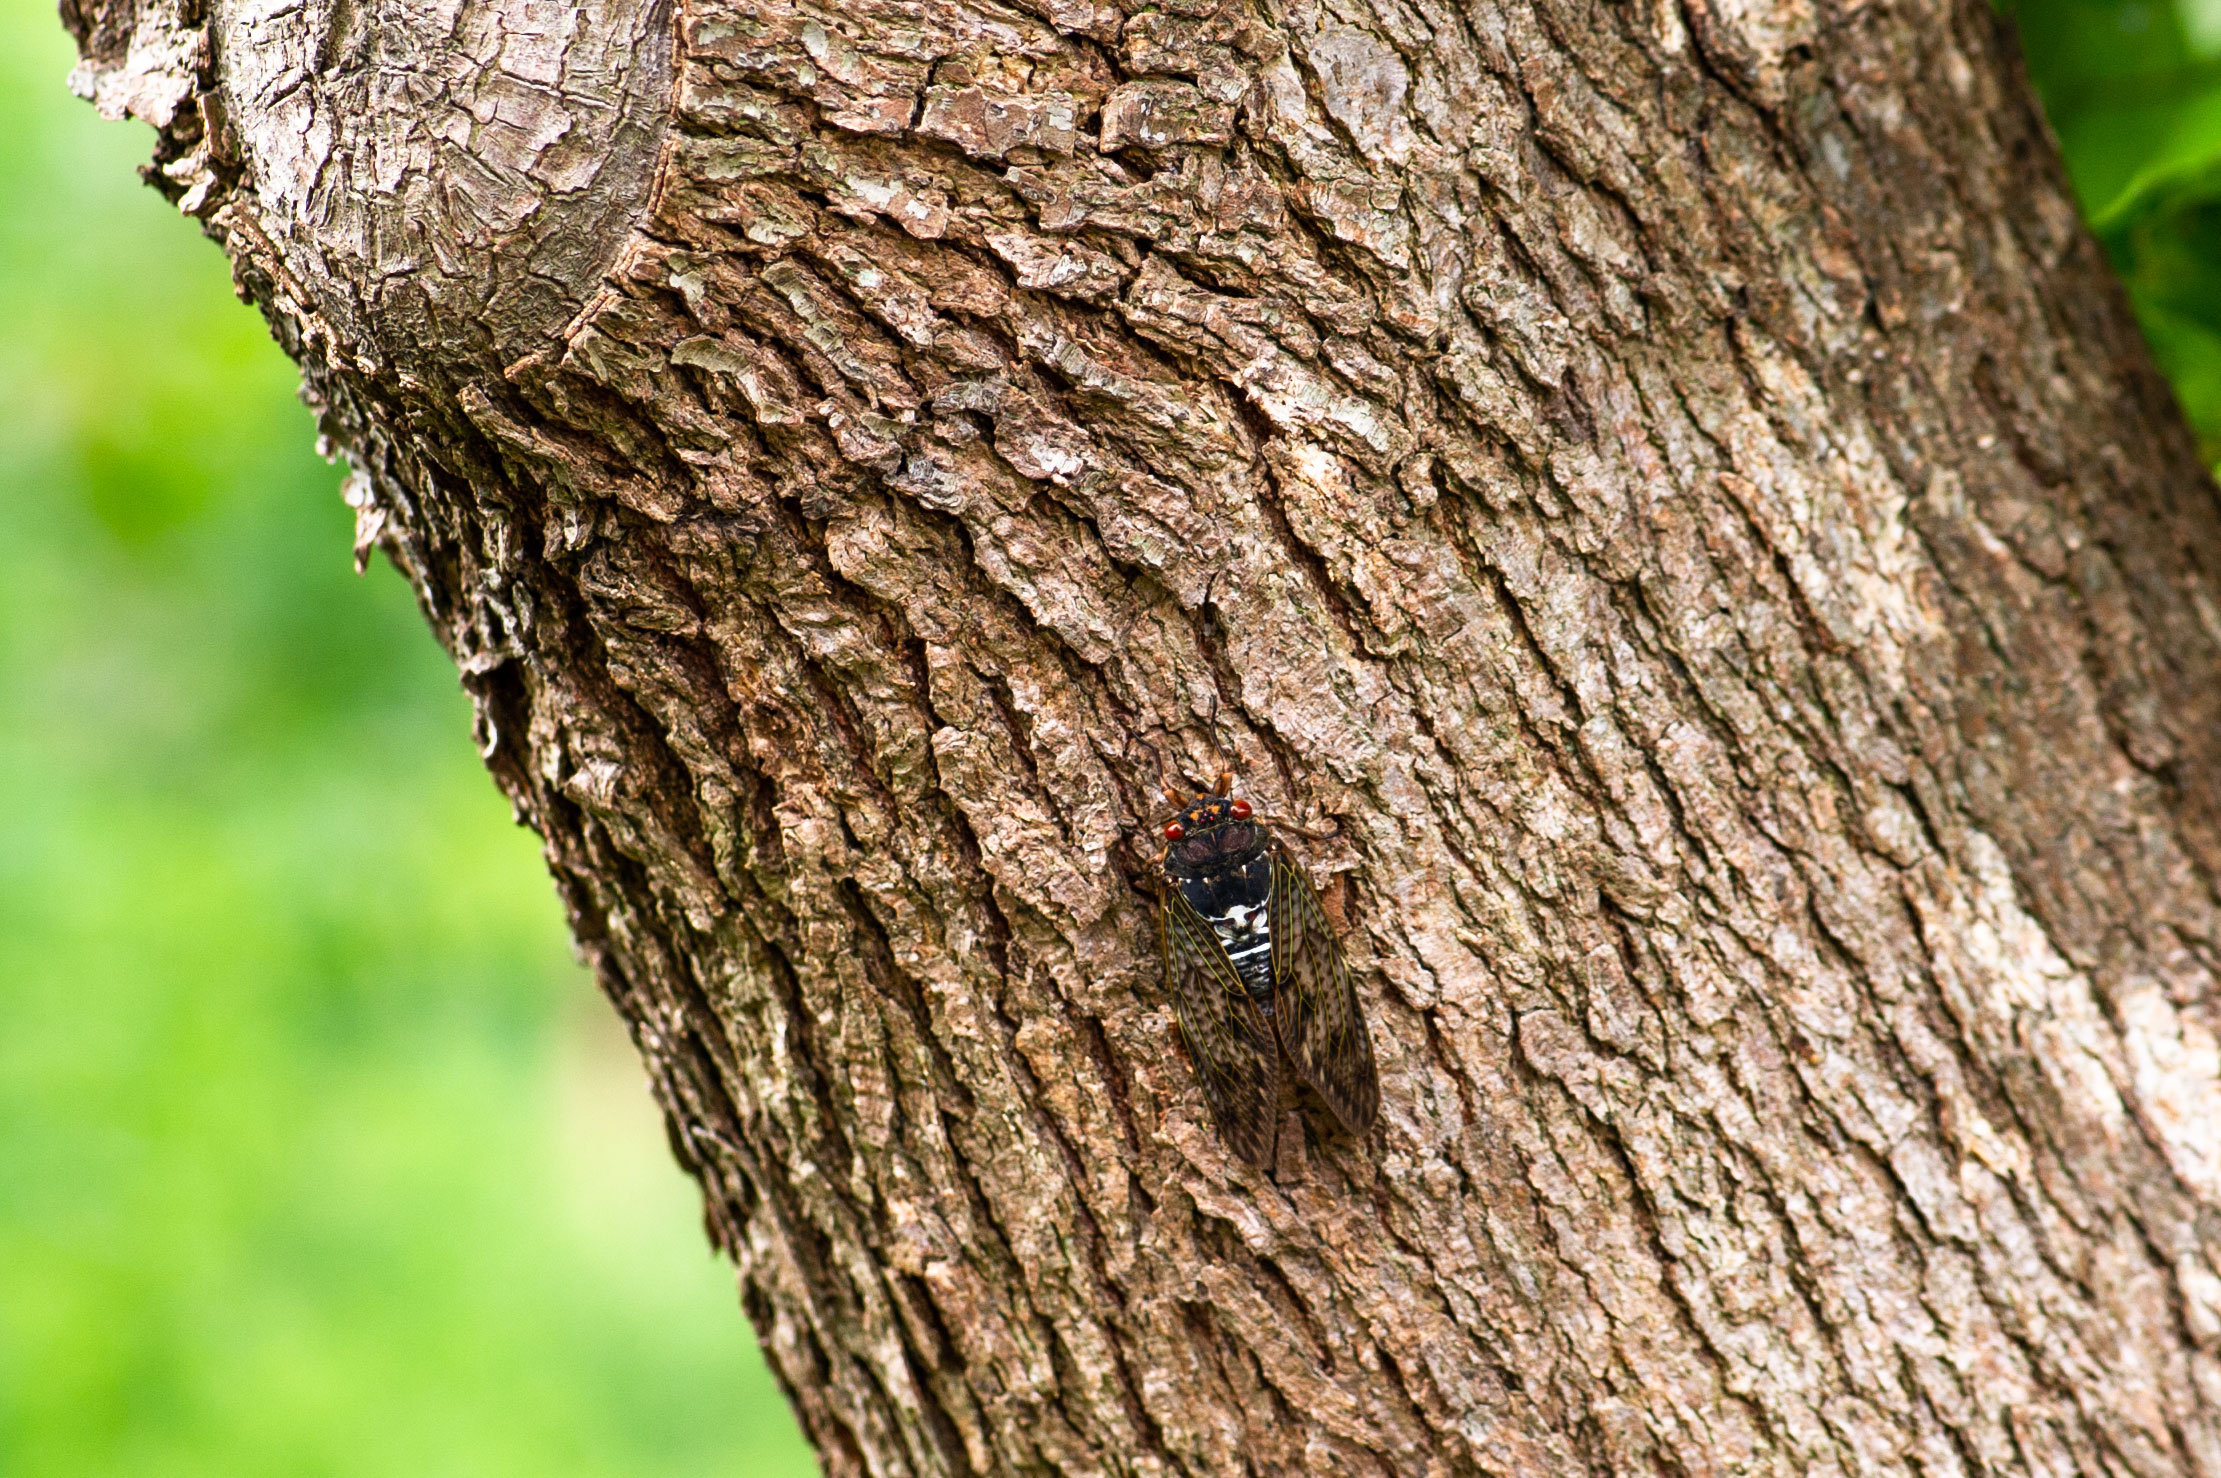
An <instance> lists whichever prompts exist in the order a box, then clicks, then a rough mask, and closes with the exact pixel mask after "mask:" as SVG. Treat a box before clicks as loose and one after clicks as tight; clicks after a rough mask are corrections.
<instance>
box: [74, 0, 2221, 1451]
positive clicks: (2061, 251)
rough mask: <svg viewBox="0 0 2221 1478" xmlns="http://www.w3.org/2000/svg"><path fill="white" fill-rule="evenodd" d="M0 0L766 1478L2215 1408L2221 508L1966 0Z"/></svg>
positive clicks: (2070, 1443) (1890, 1428)
mask: <svg viewBox="0 0 2221 1478" xmlns="http://www.w3.org/2000/svg"><path fill="white" fill-rule="evenodd" d="M65 18H66V19H67V20H68V22H69V24H70V25H71V26H72V28H73V29H74V30H75V31H76V33H77V35H78V36H79V38H80V40H81V43H82V46H83V51H84V57H85V60H84V64H83V66H82V67H81V68H80V70H79V72H78V73H77V77H76V82H77V85H78V87H79V89H80V90H81V91H83V92H85V93H86V94H87V95H88V96H90V97H91V98H93V99H94V100H95V101H96V102H97V103H98V104H99V105H100V106H101V107H102V108H103V109H104V110H105V111H107V112H109V113H111V114H123V113H133V114H136V115H137V116H139V117H141V118H144V119H146V120H147V121H149V122H151V123H152V124H154V125H155V126H156V128H157V129H158V130H159V131H160V144H159V152H158V155H157V161H156V166H155V168H154V170H153V171H152V173H151V176H150V177H151V178H152V179H153V180H154V182H155V183H156V184H157V185H159V186H160V187H161V188H163V189H164V190H166V191H168V192H170V193H171V194H173V195H174V196H175V197H176V198H177V199H178V202H179V204H180V205H181V206H182V207H183V208H184V210H185V211H186V212H187V213H189V214H191V215H193V216H195V217H197V218H198V219H199V220H200V221H201V222H202V223H203V225H204V226H205V227H206V229H207V230H208V231H209V232H210V233H211V234H213V235H214V236H215V237H216V238H217V239H218V240H219V241H221V242H222V243H223V244H224V246H225V247H226V249H227V251H228V252H229V254H230V257H231V260H232V262H233V264H234V267H235V270H236V273H237V277H238V282H239V285H240V288H241V290H242V291H243V292H244V293H245V294H246V295H248V296H249V297H251V298H252V299H254V300H255V301H256V302H257V303H259V304H260V305H261V306H262V307H263V308H264V310H265V311H266V312H267V313H268V315H269V317H270V320H271V323H272V325H273V326H274V328H275V330H276V332H277V334H278V337H279V338H280V340H281V341H282V342H283V343H284V345H285V346H286V348H287V349H288V350H289V351H290V352H292V353H293V354H294V355H295V356H296V357H297V358H298V359H299V360H300V361H301V363H302V365H303V368H304V371H305V374H306V377H307V385H308V393H309V395H310V396H311V398H312V400H313V402H314V403H315V405H316V406H317V408H318V410H319V413H320V415H321V417H322V423H323V426H324V429H325V433H326V435H327V436H328V437H329V439H330V443H331V445H333V446H334V447H336V448H337V449H339V450H340V451H341V452H343V453H344V454H345V455H346V457H347V459H348V460H349V462H350V463H351V464H352V466H353V468H354V472H353V475H352V476H351V478H350V479H349V482H348V489H349V492H348V496H349V497H350V499H351V500H352V501H353V502H354V505H355V507H356V508H357V510H358V511H359V515H360V543H361V549H360V550H359V551H358V553H367V552H368V551H369V550H370V549H371V548H372V547H373V546H375V547H378V548H382V549H383V550H384V551H385V552H386V553H387V555H388V556H390V557H391V559H392V560H393V561H394V562H395V564H397V565H398V566H399V567H400V568H401V569H402V570H403V571H405V572H406V573H407V574H408V576H409V578H410V579H411V580H412V581H413V582H414V583H415V585H416V588H417V590H418V593H419V595H420V597H421V599H422V601H423V604H424V607H425V610H426V612H427V613H428V615H429V616H430V618H431V620H432V623H433V625H434V626H435V628H436V629H437V630H438V632H439V633H440V636H441V639H442V640H443V641H444V642H445V643H446V644H447V645H448V647H449V649H450V650H451V651H452V652H453V654H454V656H455V659H456V661H457V663H458V665H459V666H460V668H461V670H462V673H463V681H464V683H465V685H466V686H467V687H468V689H469V691H470V693H471V695H472V697H473V698H474V700H475V703H476V711H477V715H478V722H477V733H478V739H479V741H480V744H481V746H482V748H483V750H484V753H485V756H486V760H487V763H488V764H489V765H490V766H491V768H492V769H493V771H494V774H495V775H496V777H497V778H498V779H499V781H500V783H501V784H502V786H503V787H504V789H505V790H506V791H507V792H508V793H509V795H510V796H511V797H512V798H513V800H514V801H515V804H516V806H517V809H518V812H519V814H520V815H521V816H522V817H523V818H524V819H525V820H527V821H529V822H530V823H531V824H532V825H533V826H534V827H535V828H537V829H538V830H539V832H540V833H541V835H543V836H544V837H545V838H546V842H547V856H548V860H549V863H550V865H551V867H552V868H553V870H554V874H555V877H556V880H557V883H558V885H559V887H560V888H561V890H562V894H563V897H564V899H565V901H566V903H567V904H568V906H569V909H570V913H571V917H572V920H573V924H574V927H575V929H576V932H577V936H578V939H579V941H580V944H581V946H582V948H583V949H584V951H585V953H586V954H587V955H588V957H589V958H590V959H591V960H592V961H593V963H594V966H595V968H596V969H597V971H598V972H599V976H600V979H601V981H602V984H603V986H604V987H605V988H606V989H607V991H608V993H609V995H610V997H611V998H612V1000H613V1001H614V1002H615V1003H616V1005H617V1007H618V1009H619V1010H620V1011H622V1012H623V1013H624V1016H625V1018H626V1019H627V1021H629V1022H630V1023H631V1026H632V1030H633V1032H634V1035H635V1037H636V1039H637V1040H638V1042H639V1045H640V1048H641V1051H642V1054H643V1056H644V1057H645V1059H646V1061H647V1064H648V1067H649V1071H650V1073H651V1075H652V1077H653V1079H654V1082H655V1085H656V1089H657V1091H658V1093H659V1095H660V1096H661V1099H662V1102H663V1104H664V1107H665V1109H666V1110H667V1112H668V1115H669V1121H670V1128H671V1137H672V1142H673V1145H674V1147H675V1149H676V1151H677V1153H678V1155H679V1157H680V1158H681V1159H682V1160H683V1161H684V1162H685V1163H686V1164H687V1165H688V1166H689V1167H690V1168H691V1169H692V1170H693V1171H694V1172H695V1173H696V1174H697V1175H698V1176H699V1177H700V1180H701V1183H702V1187H703V1193H704V1198H705V1204H706V1207H707V1212H708V1221H709V1226H710V1231H711V1234H712V1235H713V1236H714V1237H715V1239H716V1241H717V1243H718V1245H719V1246H720V1247H722V1248H723V1249H724V1250H725V1251H726V1252H727V1253H728V1254H729V1255H730V1256H731V1257H732V1258H733V1260H734V1262H735V1263H736V1264H737V1266H738V1269H739V1279H740V1286H741V1290H742V1295H743V1299H744V1301H745V1303H746V1306H747V1309H748V1312H749V1314H750V1316H751V1317H752V1318H753V1319H754V1320H755V1322H756V1325H757V1327H758V1329H759V1330H760V1331H761V1333H762V1336H763V1340H764V1344H765V1347H766V1349H767V1351H768V1352H769V1355H770V1358H771V1361H772V1363H773V1365H774V1367H775V1368H776V1369H777V1371H778V1372H779V1374H780V1376H781V1378H782V1379H783V1380H784V1381H785V1383H786V1386H787V1389H788V1391H789V1392H790V1393H791V1395H792V1397H793V1400H794V1404H795V1408H796V1410H797V1411H798V1413H799V1414H800V1417H801V1420H802V1423H803V1425H804V1427H805V1428H806V1429H807V1431H808V1433H809V1435H810V1437H811V1438H812V1439H813V1440H814V1441H815V1442H816V1444H817V1445H818V1447H819V1449H820V1450H821V1451H822V1452H823V1454H824V1457H825V1461H826V1464H827V1467H828V1469H829V1471H831V1472H833V1473H835V1474H844V1475H845V1474H862V1473H870V1474H879V1475H892V1474H912V1473H915V1474H1017V1473H1069V1474H1082V1473H1085V1474H1096V1473H1103V1474H1112V1473H1117V1474H1127V1473H1130V1474H1151V1475H1157V1474H1164V1475H1170V1474H1198V1475H1200V1474H1236V1473H1257V1474H1282V1473H1296V1472H1346V1473H1377V1474H1399V1475H1402V1474H1421V1473H1425V1474H1444V1475H1447V1474H1467V1473H1494V1474H1560V1473H1591V1474H1613V1475H1633V1474H1652V1473H1685V1474H1710V1473H1728V1472H1735V1473H1766V1474H1783V1475H1788V1474H1813V1473H1823V1474H1824V1473H1845V1474H1849V1473H1861V1474H1876V1473H1908V1474H1909V1473H1919V1474H1925V1475H1942V1474H1963V1473H2015V1474H2024V1473H2025V1474H2068V1473H2074V1474H2090V1475H2096V1474H2113V1475H2118V1474H2137V1475H2158V1474H2188V1473H2205V1474H2214V1473H2221V1358H2217V1356H2221V1050H2217V1046H2216V1042H2217V1032H2221V1023H2217V1021H2216V1008H2217V1000H2216V974H2215V972H2216V970H2217V969H2221V955H2217V949H2221V906H2217V900H2216V894H2215V885H2214V879H2215V876H2216V870H2217V868H2221V752H2217V751H2221V607H2217V600H2221V589H2217V587H2216V583H2215V582H2216V580H2217V578H2221V518H2217V516H2216V514H2217V509H2216V506H2215V496H2214V492H2213V489H2212V487H2211V485H2210V484H2209V483H2208V482H2207V480H2206V478H2205V476H2204V474H2203V473H2202V471H2201V469H2200V468H2199V467H2198V465H2197V463H2196V459H2195V456H2194V452H2193V448H2192V445H2191V442H2190V439H2189V437H2188V436H2187V434H2186V433H2185V431H2184V429H2183V427H2182V425H2181V424H2180V421H2179V417H2178V416H2177V414H2176V412H2175V410H2174V408H2173V406H2172V404H2171V401H2170V399H2169V396H2168V394H2167V391H2166V389H2165V387H2164V386H2163V385H2162V384H2161V383H2160V382H2159V381H2158V380H2157V379H2156V377H2155V376H2154V373H2153V371H2152V369H2151V367H2150V364H2149V362H2148V360H2147V357H2146V355H2145V353H2144V350H2143V348H2142V347H2141V345H2140V343H2139V341H2138V339H2137V336H2136V334H2135V331H2134V328H2133V325H2132V323H2131V321H2130V319H2129V317H2128V314H2127V312H2126V310H2125V307H2124V305H2123V300H2122V297H2121V295H2120V293H2119V292H2118V291H2117V290H2116V288H2115V287H2114V286H2113V285H2112V283H2111V282H2110V280H2109V278H2108V276H2107V274H2106V271H2105V268H2104V265H2103V263H2102V262H2101V260H2100V258H2099V256H2098V253H2097V251H2096V250H2095V248H2094V247H2093V246H2092V244H2091V241H2090V238H2089V237H2088V236H2087V235H2086V234H2084V232H2083V231H2082V230H2081V228H2080V227H2079V226H2078V224H2077V222H2076V218H2075V214H2074V211H2073V209H2072V207H2071V205H2070V202H2069V199H2068V196H2067V193H2066V191H2065V189H2064V187H2063V185H2062V183H2061V178H2060V173H2059V169H2058V165H2057V161H2056V158H2055V154H2054V150H2053V148H2052V145H2051V143H2050V140H2049V138H2048V137H2047V135H2046V133H2045V131H2044V127H2043V125H2042V123H2041V121H2040V119H2039V116H2038V114H2037V111H2036V109H2035V106H2034V104H2033V103H2032V102H2031V100H2030V97H2029V94H2028V91H2027V88H2026V86H2025V84H2024V82H2023V81H2022V79H2021V77H2020V75H2019V71H2018V66H2017V63H2016V61H2015V59H2014V54H2013V50H2012V45H2011V42H2010V40H2009V38H2008V37H2007V36H2006V34H2005V33H2004V31H2003V29H2002V28H2001V23H2000V22H1999V21H1997V20H1996V19H1995V18H1994V17H1993V16H1992V14H1991V13H1990V12H1989V10H1988V9H1987V8H1986V7H1985V6H1984V5H1982V4H1981V3H1979V0H1899V3H1893V4H1882V3H1868V4H1861V3H1854V0H1686V3H1682V4H1673V3H1668V0H1621V3H1615V4H1593V3H1579V4H1577V3H1568V0H1478V3H1476V4H1473V5H1470V6H1449V5H1443V4H1440V3H1438V0H1342V3H1338V4H1336V5H1334V6H1333V7H1331V8H1328V7H1323V6H1318V5H1314V4H1312V3H1309V0H1285V3H1284V0H1130V4H1129V0H932V3H927V0H851V3H847V4H843V5H839V6H830V5H828V6H820V5H819V4H818V3H817V0H603V3H599V4H596V5H590V6H581V7H576V8H572V7H567V6H559V5H551V4H548V3H545V0H302V3H297V4H291V5H286V6H278V5H264V4H254V3H249V0H211V3H207V4H203V3H201V0H66V3H65ZM1222 770H1230V771H1232V772H1234V773H1235V775H1236V776H1237V777H1238V779H1239V783H1240V785H1241V787H1242V791H1241V793H1242V794H1243V795H1244V796H1246V797H1248V798H1250V799H1251V800H1253V801H1254V802H1255V803H1256V805H1257V807H1258V809H1259V811H1260V812H1261V813H1265V814H1269V815H1272V816H1275V817H1284V818H1288V820H1289V821H1291V822H1292V823H1296V824H1298V825H1300V826H1301V827H1302V828H1303V829H1304V830H1305V831H1306V832H1309V833H1313V834H1316V835H1318V836H1320V837H1322V838H1325V839H1324V840H1321V841H1318V842H1310V841H1306V840H1304V839H1303V837H1302V836H1300V835H1298V834H1297V833H1296V832H1294V831H1290V832H1288V833H1287V836H1288V840H1289V842H1290V845H1291V847H1292V849H1293V851H1294V853H1295V855H1296V856H1297V858H1298V860H1299V861H1300V862H1301V864H1302V865H1303V866H1304V867H1305V868H1306V869H1307V871H1308V872H1309V874H1310V875H1311V876H1312V877H1313V878H1314V879H1315V880H1316V881H1317V882H1318V884H1319V886H1320V889H1321V893H1322V896H1323V897H1324V899H1325V901H1326V909H1327V912H1328V914H1329V915H1330V917H1331V918H1332V920H1333V924H1334V927H1335V928H1336V930H1338V932H1339V938H1340V941H1341V946H1342V949H1343V951H1344V953H1345V954H1346V956H1347V958H1348V960H1349V962H1350V965H1351V968H1352V970H1353V973H1354V978H1355V980H1356V984H1357V993H1358V998H1359V1000H1360V1002H1361V1005H1362V1010H1363V1012H1364V1014H1365V1017H1366V1019H1367V1020H1368V1022H1369V1024H1370V1031H1371V1037H1370V1040H1371V1046H1372V1050H1373V1052H1374V1054H1375V1057H1376V1059H1377V1063H1378V1078H1379V1087H1380V1105H1379V1112H1378V1118H1377V1121H1376V1122H1375V1123H1374V1125H1373V1126H1372V1127H1371V1129H1370V1130H1369V1131H1368V1132H1367V1133H1365V1134H1364V1135H1362V1136H1358V1135H1353V1134H1351V1133H1350V1132H1348V1131H1347V1130H1345V1129H1344V1128H1342V1127H1341V1126H1340V1125H1339V1124H1338V1123H1337V1121H1336V1120H1335V1118H1334V1117H1333V1116H1332V1115H1331V1114H1329V1113H1327V1112H1326V1111H1325V1110H1324V1108H1323V1107H1322V1106H1321V1105H1320V1104H1319V1103H1318V1102H1317V1101H1316V1100H1315V1099H1314V1098H1312V1097H1310V1096H1309V1095H1308V1094H1306V1095H1303V1096H1300V1097H1293V1096H1292V1097H1290V1098H1288V1099H1287V1100H1285V1102H1284V1104H1283V1105H1282V1106H1281V1107H1282V1111H1283V1112H1284V1115H1285V1122H1284V1123H1283V1125H1282V1131H1283V1132H1282V1133H1281V1134H1280V1135H1279V1147H1278V1150H1277V1153H1276V1155H1275V1156H1274V1157H1273V1158H1272V1161H1271V1164H1270V1168H1269V1169H1259V1168H1255V1167H1252V1166H1250V1165H1248V1164H1246V1163H1244V1162H1243V1161H1242V1160H1241V1159H1240V1158H1239V1157H1238V1156H1237V1155H1235V1154H1234V1153H1233V1152H1231V1151H1230V1149H1229V1148H1228V1146H1227V1144H1226V1143H1225V1141H1224V1140H1223V1138H1222V1137H1221V1136H1220V1134H1219V1133H1218V1132H1217V1130H1216V1129H1215V1127H1214V1125H1213V1122H1212V1119H1211V1115H1210V1112H1209V1110H1208V1108H1207V1106H1206V1103H1205V1100H1204V1097H1203V1094H1202V1092H1201V1090H1200V1089H1199V1087H1198V1085H1197V1082H1196V1078H1195V1074H1194V1071H1193V1069H1192V1067H1191V1064H1190V1061H1189V1059H1188V1057H1187V1055H1186V1053H1185V1052H1184V1051H1183V1049H1182V1048H1181V1046H1180V1044H1179V1037H1178V1032H1177V1030H1176V1026H1175V1021H1174V1009H1173V1003H1172V1000H1171V998H1170V997H1169V996H1168V994H1167V989H1166V984H1165V982H1164V981H1163V980H1162V979H1161V975H1160V968H1159V964H1158V951H1157V936H1156V929H1155V920H1154V914H1153V911H1154V908H1155V896H1154V894H1153V893H1152V892H1151V888H1152V886H1153V880H1154V879H1155V878H1157V877H1158V876H1160V874H1159V872H1158V870H1157V868H1158V863H1157V857H1158V853H1159V851H1160V849H1161V847H1162V845H1163V844H1162V842H1161V841H1160V840H1159V833H1160V831H1161V828H1162V827H1163V826H1164V825H1165V823H1166V822H1167V820H1168V819H1169V818H1168V816H1167V814H1166V812H1165V810H1164V808H1163V806H1162V803H1161V800H1160V799H1159V787H1160V784H1161V783H1162V782H1165V781H1168V780H1169V781H1172V782H1174V783H1178V784H1182V785H1185V786H1188V787H1190V788H1191V789H1192V788H1194V787H1196V786H1197V785H1199V784H1202V783H1207V782H1208V781H1209V780H1210V779H1211V778H1212V777H1213V776H1215V775H1216V774H1218V773H1219V772H1220V771H1222Z"/></svg>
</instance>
